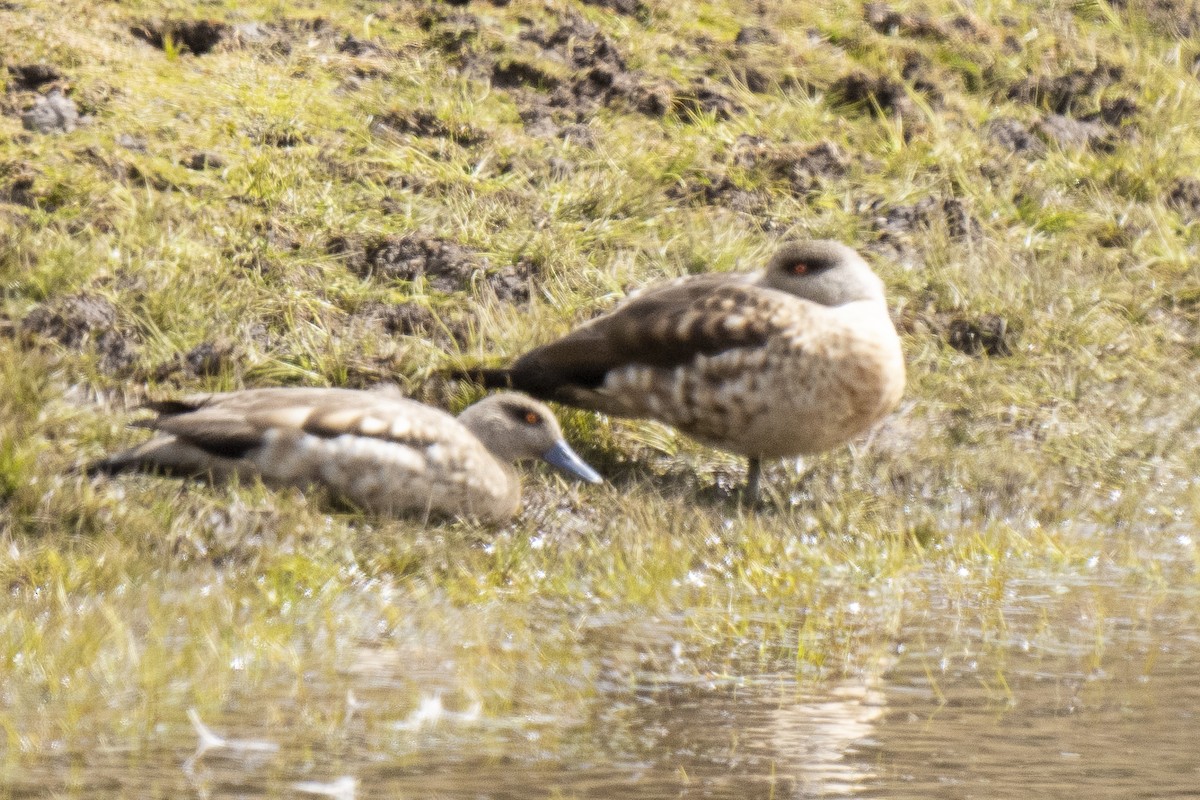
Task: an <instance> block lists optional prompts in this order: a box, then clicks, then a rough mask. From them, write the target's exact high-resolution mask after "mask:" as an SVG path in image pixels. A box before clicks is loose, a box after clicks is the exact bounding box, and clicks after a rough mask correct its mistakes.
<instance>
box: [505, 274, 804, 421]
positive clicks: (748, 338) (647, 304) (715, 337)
mask: <svg viewBox="0 0 1200 800" xmlns="http://www.w3.org/2000/svg"><path fill="white" fill-rule="evenodd" d="M701 277H702V278H708V280H702V279H694V280H683V281H680V282H676V283H674V284H668V285H666V286H663V287H661V288H658V289H655V290H652V291H649V292H646V293H644V294H641V295H638V296H635V297H633V298H631V299H630V300H628V301H626V302H625V303H623V304H622V305H620V306H618V307H617V308H616V309H614V310H613V311H612V312H610V313H608V314H605V315H604V316H601V317H598V318H596V319H594V320H592V321H591V322H588V323H585V324H584V325H582V326H580V327H579V328H577V329H576V330H574V331H572V332H571V333H569V334H567V335H566V336H564V337H562V338H561V339H559V340H557V341H555V342H551V343H550V344H547V345H543V346H541V347H537V348H534V349H533V350H530V351H529V352H528V353H526V354H525V355H523V356H521V357H520V358H518V359H517V360H516V361H515V362H513V364H512V365H511V366H510V367H508V368H507V369H502V370H490V371H484V372H483V373H482V376H483V378H484V381H485V383H486V384H488V385H491V386H496V385H509V386H512V387H513V388H515V389H517V390H520V391H524V392H527V393H529V394H532V395H534V396H536V397H541V398H543V399H550V400H559V401H563V402H570V401H571V398H572V397H574V396H576V392H577V390H581V389H582V390H590V389H596V388H598V387H600V386H602V385H603V384H604V381H605V379H606V377H607V376H608V374H609V373H610V372H612V371H613V370H616V369H621V368H623V367H628V366H647V367H660V368H668V369H669V368H672V367H678V366H683V365H687V364H690V363H693V362H694V361H696V360H697V359H698V358H700V357H702V356H715V355H718V354H720V353H724V352H726V351H729V350H734V349H738V348H750V347H758V346H762V345H763V344H765V343H766V342H767V340H768V339H769V338H770V337H771V336H772V335H774V334H775V333H778V332H779V331H780V330H782V329H783V327H784V326H785V325H787V324H788V323H791V322H793V321H794V318H795V306H796V305H797V304H798V303H803V301H801V300H798V299H797V298H795V297H792V296H791V295H788V294H785V293H784V292H780V291H776V290H774V289H768V288H766V287H762V286H757V285H755V284H753V283H750V282H748V281H747V280H742V279H740V278H742V277H743V276H736V278H735V276H701ZM716 277H725V278H726V280H712V279H711V278H716Z"/></svg>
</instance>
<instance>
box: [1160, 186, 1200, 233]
mask: <svg viewBox="0 0 1200 800" xmlns="http://www.w3.org/2000/svg"><path fill="white" fill-rule="evenodd" d="M1166 202H1167V207H1168V208H1172V209H1174V210H1175V211H1177V212H1178V213H1179V216H1181V217H1182V218H1183V219H1184V220H1185V221H1188V222H1192V221H1194V220H1197V219H1200V180H1197V179H1195V178H1193V177H1190V176H1185V177H1182V178H1178V179H1176V181H1175V182H1174V183H1173V184H1172V185H1171V188H1170V190H1169V191H1168V192H1167V197H1166Z"/></svg>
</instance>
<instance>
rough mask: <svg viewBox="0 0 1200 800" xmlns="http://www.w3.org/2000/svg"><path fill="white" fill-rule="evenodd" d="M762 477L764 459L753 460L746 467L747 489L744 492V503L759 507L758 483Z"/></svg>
mask: <svg viewBox="0 0 1200 800" xmlns="http://www.w3.org/2000/svg"><path fill="white" fill-rule="evenodd" d="M760 477H762V459H759V458H751V459H749V460H748V461H747V465H746V487H745V488H744V489H743V490H742V502H744V503H746V504H748V505H751V506H755V505H758V483H759V478H760Z"/></svg>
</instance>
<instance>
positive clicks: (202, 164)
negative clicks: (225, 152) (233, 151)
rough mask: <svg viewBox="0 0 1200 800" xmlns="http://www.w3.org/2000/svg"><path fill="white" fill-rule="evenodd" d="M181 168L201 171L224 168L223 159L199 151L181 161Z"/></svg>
mask: <svg viewBox="0 0 1200 800" xmlns="http://www.w3.org/2000/svg"><path fill="white" fill-rule="evenodd" d="M182 163H183V166H185V167H187V168H188V169H190V170H194V171H197V172H198V171H201V170H206V169H223V168H224V167H225V159H224V158H222V157H221V156H219V155H217V154H216V153H210V152H208V151H199V152H195V153H192V154H190V155H189V156H187V158H185V159H183V162H182Z"/></svg>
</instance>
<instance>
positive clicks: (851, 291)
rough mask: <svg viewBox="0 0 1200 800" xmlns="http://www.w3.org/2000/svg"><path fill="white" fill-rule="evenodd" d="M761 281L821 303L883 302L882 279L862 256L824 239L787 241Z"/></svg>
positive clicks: (839, 243)
mask: <svg viewBox="0 0 1200 800" xmlns="http://www.w3.org/2000/svg"><path fill="white" fill-rule="evenodd" d="M763 284H764V285H766V286H769V287H771V288H772V289H778V290H779V291H781V292H787V293H788V294H792V295H795V296H796V297H803V298H804V299H805V300H811V301H812V302H814V303H819V304H821V305H823V306H840V305H845V304H846V303H853V302H855V301H856V300H878V301H880V302H883V300H884V296H883V281H881V280H879V276H877V275H876V274H875V273H874V272H872V271H871V268H870V267H869V266H868V265H867V262H865V261H863V259H862V256H860V255H859V254H858V253H856V252H854V251H853V250H851V249H850V248H849V247H847V246H846V245H844V244H842V243H841V242H834V241H830V240H828V239H815V240H812V241H796V242H787V243H785V244H784V245H783V246H782V247H781V248H779V251H778V252H777V253H775V255H774V256H772V257H771V261H770V262H769V263H768V264H767V269H766V273H765V274H764V276H763Z"/></svg>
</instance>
